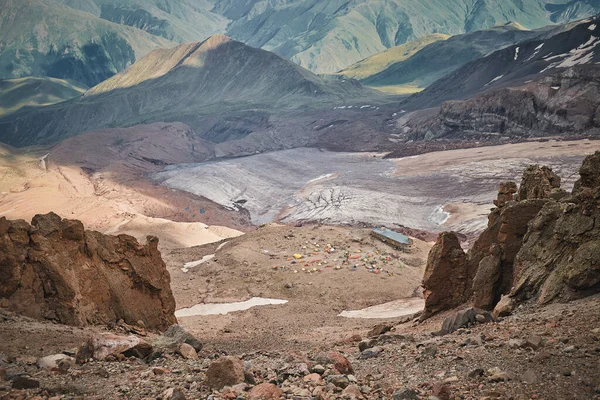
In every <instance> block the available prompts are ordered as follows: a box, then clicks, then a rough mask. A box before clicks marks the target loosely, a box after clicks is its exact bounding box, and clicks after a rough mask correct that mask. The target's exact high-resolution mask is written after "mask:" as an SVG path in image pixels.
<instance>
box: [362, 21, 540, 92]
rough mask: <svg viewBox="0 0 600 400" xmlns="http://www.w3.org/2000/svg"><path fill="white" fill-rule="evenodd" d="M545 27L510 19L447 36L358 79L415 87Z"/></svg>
mask: <svg viewBox="0 0 600 400" xmlns="http://www.w3.org/2000/svg"><path fill="white" fill-rule="evenodd" d="M547 29H549V28H543V29H542V30H541V31H537V30H536V31H530V30H527V29H524V28H523V27H521V26H519V25H518V24H514V23H511V24H506V25H501V26H497V27H494V28H492V29H487V30H482V31H477V32H472V33H467V34H464V35H457V36H453V37H451V38H450V39H448V40H445V41H439V42H435V43H432V44H430V45H428V46H425V47H424V48H423V49H421V50H419V51H417V52H416V53H415V54H414V55H412V56H411V57H408V58H407V59H405V60H399V61H398V62H396V63H394V64H392V65H390V66H389V67H387V68H386V69H385V70H382V71H381V72H379V73H376V74H373V75H371V76H369V77H367V78H365V79H363V80H362V82H363V83H364V84H365V85H369V86H382V87H395V88H399V89H401V88H414V90H415V91H418V90H419V89H423V88H426V87H427V86H429V85H431V84H432V83H434V82H435V81H437V80H438V79H440V78H442V77H444V76H447V75H448V74H451V73H452V72H454V71H455V70H457V69H458V68H460V67H461V66H463V65H465V64H466V63H468V62H470V61H472V60H476V59H478V58H481V57H483V56H485V55H487V54H489V53H491V52H493V51H495V50H498V49H502V48H504V47H507V46H510V45H513V44H515V43H518V42H521V41H523V40H528V39H532V38H535V37H537V36H540V35H541V34H543V33H544V32H545V31H546V30H547ZM399 89H397V90H399Z"/></svg>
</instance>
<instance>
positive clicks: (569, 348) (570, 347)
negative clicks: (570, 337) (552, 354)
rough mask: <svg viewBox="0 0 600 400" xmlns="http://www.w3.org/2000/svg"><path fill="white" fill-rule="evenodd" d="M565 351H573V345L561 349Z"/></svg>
mask: <svg viewBox="0 0 600 400" xmlns="http://www.w3.org/2000/svg"><path fill="white" fill-rule="evenodd" d="M563 352H565V353H575V346H567V347H565V348H564V349H563Z"/></svg>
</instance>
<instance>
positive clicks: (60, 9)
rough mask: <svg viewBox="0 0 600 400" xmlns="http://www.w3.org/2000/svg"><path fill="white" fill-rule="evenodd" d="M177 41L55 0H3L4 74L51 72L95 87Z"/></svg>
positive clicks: (0, 63)
mask: <svg viewBox="0 0 600 400" xmlns="http://www.w3.org/2000/svg"><path fill="white" fill-rule="evenodd" d="M171 46H173V43H172V42H169V41H168V40H166V39H163V38H160V37H157V36H153V35H150V34H148V33H146V32H144V31H142V30H139V29H136V28H132V27H128V26H123V25H119V24H114V23H111V22H108V21H105V20H102V19H100V18H97V17H94V16H93V15H91V14H89V13H86V12H81V11H76V10H74V9H72V8H70V7H67V6H65V5H61V4H57V3H54V2H52V1H50V0H0V78H2V79H6V78H20V77H25V76H49V77H53V78H59V79H73V80H76V81H78V82H82V83H84V84H86V85H88V86H93V85H95V84H96V83H98V82H101V81H103V80H105V79H107V78H109V77H110V76H112V75H114V74H116V73H117V72H119V71H122V70H123V69H125V68H126V67H128V66H129V65H131V64H132V63H133V62H135V60H136V59H138V58H140V57H142V56H144V55H145V54H147V53H148V52H149V51H150V50H152V49H154V48H157V47H171Z"/></svg>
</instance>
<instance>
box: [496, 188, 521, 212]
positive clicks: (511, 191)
mask: <svg viewBox="0 0 600 400" xmlns="http://www.w3.org/2000/svg"><path fill="white" fill-rule="evenodd" d="M517 191H518V188H517V184H516V183H515V182H502V183H501V184H499V185H498V198H497V199H496V200H494V204H495V205H496V207H498V208H502V207H504V205H505V204H506V203H508V202H509V201H513V200H514V199H515V193H517Z"/></svg>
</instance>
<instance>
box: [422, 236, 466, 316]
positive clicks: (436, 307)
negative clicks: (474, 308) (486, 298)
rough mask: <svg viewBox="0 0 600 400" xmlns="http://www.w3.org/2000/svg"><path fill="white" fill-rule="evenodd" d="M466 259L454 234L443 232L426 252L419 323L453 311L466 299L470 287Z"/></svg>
mask: <svg viewBox="0 0 600 400" xmlns="http://www.w3.org/2000/svg"><path fill="white" fill-rule="evenodd" d="M469 278H470V277H469V275H468V271H467V255H466V254H465V252H464V251H463V249H462V247H461V246H460V241H459V239H458V236H456V233H454V232H442V233H440V235H439V236H438V238H437V241H436V242H435V245H433V247H432V248H431V251H430V252H429V257H428V258H427V266H426V268H425V275H424V276H423V289H424V291H423V296H424V297H425V310H424V312H423V315H422V316H421V319H426V318H428V317H429V316H431V315H433V314H435V313H437V312H440V311H443V310H447V309H450V308H453V307H456V306H458V305H460V304H462V303H464V302H465V301H466V300H467V299H468V295H467V293H468V288H469V286H470V279H469Z"/></svg>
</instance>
